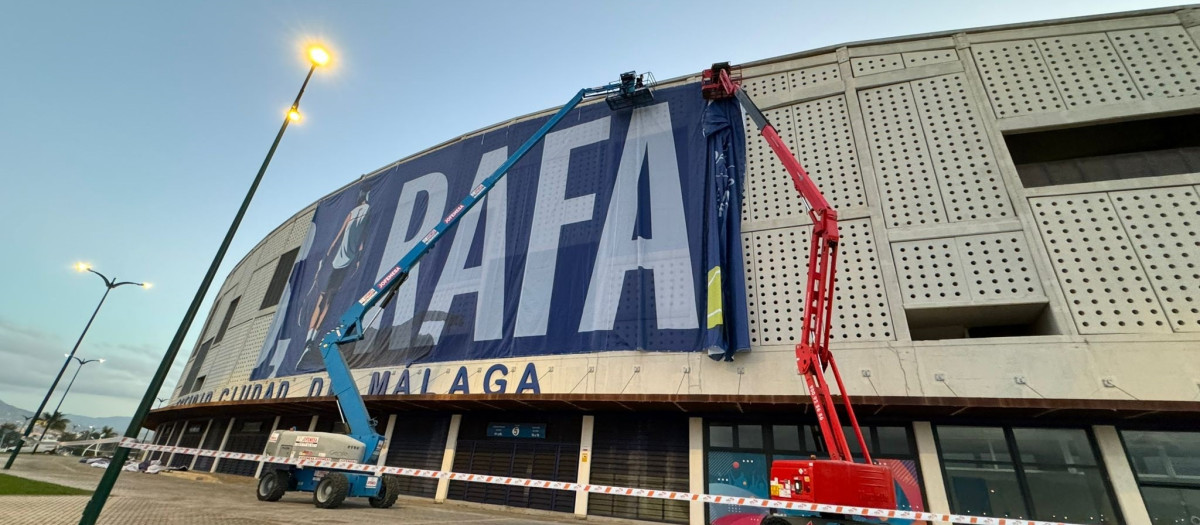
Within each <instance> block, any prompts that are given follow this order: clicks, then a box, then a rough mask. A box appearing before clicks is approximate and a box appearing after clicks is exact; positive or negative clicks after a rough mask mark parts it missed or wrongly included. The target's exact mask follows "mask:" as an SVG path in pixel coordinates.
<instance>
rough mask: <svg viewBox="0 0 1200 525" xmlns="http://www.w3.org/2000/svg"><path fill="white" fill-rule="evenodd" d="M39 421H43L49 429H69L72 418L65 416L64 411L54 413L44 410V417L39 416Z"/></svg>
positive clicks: (43, 424)
mask: <svg viewBox="0 0 1200 525" xmlns="http://www.w3.org/2000/svg"><path fill="white" fill-rule="evenodd" d="M38 423H41V424H42V426H44V427H46V429H48V430H58V431H62V430H66V429H67V425H69V424H70V423H71V420H70V419H67V418H66V417H63V415H62V412H55V413H53V414H51V413H49V412H42V417H41V418H38Z"/></svg>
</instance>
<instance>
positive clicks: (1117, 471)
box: [1092, 425, 1151, 525]
mask: <svg viewBox="0 0 1200 525" xmlns="http://www.w3.org/2000/svg"><path fill="white" fill-rule="evenodd" d="M1092 433H1093V434H1094V435H1095V436H1096V445H1097V446H1098V447H1099V448H1100V461H1101V462H1103V463H1104V468H1105V469H1106V470H1108V480H1109V481H1110V482H1112V488H1113V493H1115V494H1116V495H1117V506H1119V507H1121V514H1122V515H1123V516H1124V517H1125V523H1126V524H1128V525H1150V523H1151V522H1150V513H1149V512H1148V511H1147V510H1146V502H1145V501H1143V500H1142V491H1141V490H1139V489H1138V484H1137V477H1136V476H1135V475H1134V473H1133V468H1132V467H1130V466H1129V457H1128V456H1126V455H1125V447H1124V445H1122V444H1121V436H1120V435H1119V434H1117V429H1116V428H1115V427H1113V426H1111V425H1096V426H1093V427H1092Z"/></svg>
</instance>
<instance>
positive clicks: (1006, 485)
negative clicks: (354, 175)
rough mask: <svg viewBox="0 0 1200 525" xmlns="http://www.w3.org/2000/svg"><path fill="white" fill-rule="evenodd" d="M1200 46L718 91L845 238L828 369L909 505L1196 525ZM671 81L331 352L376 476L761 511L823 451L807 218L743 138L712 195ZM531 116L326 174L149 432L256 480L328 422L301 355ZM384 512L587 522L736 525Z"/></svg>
mask: <svg viewBox="0 0 1200 525" xmlns="http://www.w3.org/2000/svg"><path fill="white" fill-rule="evenodd" d="M1198 48H1200V9H1195V8H1193V7H1181V8H1170V9H1156V10H1148V11H1139V12H1132V13H1122V14H1113V15H1102V16H1093V17H1085V18H1077V19H1067V20H1055V21H1045V22H1035V23H1028V24H1018V25H1011V26H1001V27H989V28H980V29H970V30H964V31H958V32H946V33H937V34H928V35H917V36H911V37H902V38H892V39H886V40H879V41H871V42H861V43H853V44H845V45H841V46H833V47H828V48H823V49H817V50H811V51H803V52H799V53H796V54H794V55H788V56H783V57H778V58H770V59H765V60H761V61H757V62H752V63H748V64H742V65H741V66H740V69H737V70H736V74H737V75H738V76H740V79H741V82H742V85H743V86H744V87H745V89H746V90H747V92H748V93H749V94H750V95H751V96H752V97H753V99H754V100H755V101H756V102H757V104H758V105H759V106H760V107H761V108H763V109H764V110H765V113H766V114H767V117H768V118H770V119H771V121H772V122H773V123H774V124H775V126H776V127H777V128H778V129H779V131H780V134H781V135H782V136H783V138H784V140H785V141H786V142H787V144H788V146H789V147H790V148H791V149H792V150H793V151H794V152H796V155H797V157H798V158H799V160H800V161H801V163H802V164H803V165H804V166H805V167H806V168H807V169H808V170H809V171H810V173H811V174H812V175H813V177H814V179H815V180H816V182H817V183H818V184H819V185H820V187H821V188H822V190H823V191H824V193H825V195H826V196H827V197H828V198H829V199H830V200H831V202H832V203H833V205H834V206H836V208H837V209H838V211H839V219H840V221H841V222H840V224H841V227H840V232H841V246H840V248H841V253H840V258H839V262H838V269H839V270H838V271H839V273H838V280H837V295H836V307H835V312H834V321H833V332H832V333H833V337H834V340H835V343H834V345H833V352H834V354H835V356H836V357H837V359H838V362H839V365H840V367H841V370H842V372H843V375H844V377H845V379H846V389H847V390H848V394H849V395H850V397H851V399H852V400H853V401H854V402H855V403H856V407H857V412H858V415H859V419H860V421H861V422H862V424H863V427H864V430H865V432H866V437H867V446H868V448H869V449H870V450H871V451H872V452H873V455H874V457H875V458H876V459H877V460H879V461H880V462H882V463H884V464H886V465H888V466H889V468H891V469H892V471H893V474H894V475H895V476H896V479H897V484H898V490H899V491H900V492H901V498H900V499H901V501H902V502H903V504H904V505H905V506H907V507H908V508H913V509H921V510H930V511H935V512H954V513H960V514H972V515H984V516H993V517H1004V518H1025V519H1038V520H1049V521H1066V522H1077V523H1104V524H1122V523H1125V524H1131V525H1148V524H1150V523H1156V524H1176V523H1179V524H1185V523H1191V524H1196V523H1200V430H1198V429H1197V427H1198V426H1200V425H1198V423H1200V269H1198V265H1200V197H1198V192H1200V50H1198ZM724 58H725V57H713V60H714V61H719V60H722V59H724ZM695 67H696V70H697V71H700V70H702V69H704V68H706V67H708V64H695ZM615 73H616V72H608V73H602V74H600V75H599V76H601V77H604V76H607V75H609V74H612V76H614V77H615ZM699 78H700V77H699V73H697V74H696V75H693V76H689V77H686V78H678V79H673V80H669V81H664V82H661V83H660V84H659V85H658V87H657V92H656V99H655V104H654V105H652V106H648V107H646V108H638V109H634V110H632V111H629V110H627V111H625V112H613V111H610V110H609V109H608V108H607V107H606V106H605V105H604V104H599V103H594V104H584V105H582V106H581V107H580V108H579V109H577V110H575V112H573V113H572V114H571V115H570V116H569V117H568V118H567V119H565V120H564V121H563V122H562V123H560V124H559V125H558V127H556V128H555V131H554V132H553V133H551V134H550V135H549V136H548V137H547V138H546V140H545V141H544V142H543V143H542V144H540V145H539V146H537V147H536V148H535V149H534V150H532V151H531V153H530V155H529V157H527V158H526V159H525V160H523V161H521V162H520V163H519V164H517V165H516V166H514V167H513V169H511V170H510V171H509V175H508V177H507V178H506V179H504V180H505V182H504V183H503V186H502V187H501V186H498V187H497V188H496V190H494V191H493V192H492V193H491V194H490V195H489V196H488V199H487V200H486V201H485V203H484V204H483V205H482V206H480V207H477V208H476V209H473V210H472V211H471V212H469V213H467V214H466V215H464V217H463V219H462V221H461V222H460V223H459V225H458V228H457V229H456V230H455V231H454V232H453V236H447V237H446V238H445V239H443V240H442V241H441V242H439V243H438V245H437V247H436V248H435V249H434V251H433V252H431V255H430V256H429V257H427V258H426V259H424V260H423V261H422V262H421V264H420V265H418V267H417V271H415V272H413V274H412V275H411V276H410V277H409V279H408V281H407V282H406V283H405V284H404V285H403V286H402V287H401V289H400V290H401V291H400V293H399V294H397V296H396V297H395V299H394V300H392V301H391V302H390V303H389V305H388V306H387V308H385V309H384V310H383V311H382V312H377V314H378V315H376V314H372V316H370V317H373V319H371V324H369V329H368V333H367V338H366V339H365V340H363V341H361V342H359V343H357V344H355V345H354V346H353V347H349V348H344V349H343V353H344V355H345V356H346V359H347V360H348V361H349V363H350V365H351V366H352V367H353V368H354V371H355V374H356V377H357V380H358V387H359V389H361V391H362V392H363V393H364V395H365V396H366V402H367V406H368V408H369V409H370V411H371V413H372V415H373V416H374V417H375V418H377V421H378V429H379V431H380V432H381V433H384V434H385V435H386V436H387V442H386V443H387V448H386V449H385V452H386V453H385V454H383V456H381V459H380V461H381V462H386V464H387V465H393V466H404V467H417V468H426V469H443V470H453V471H456V472H468V473H487V474H494V475H511V476H519V477H527V478H534V479H542V480H557V481H571V482H575V481H580V482H587V483H594V484H608V485H617V486H624V487H637V488H645V489H666V490H677V491H692V492H703V493H715V494H730V495H745V496H755V497H765V496H766V495H767V494H766V491H767V469H768V466H769V464H770V462H771V461H772V460H776V459H781V458H789V457H792V458H795V457H800V458H807V457H809V456H810V455H823V454H824V451H823V444H822V442H821V440H820V436H819V433H818V432H817V431H816V430H815V429H814V422H815V418H814V416H813V413H812V402H811V400H810V398H809V396H808V395H807V394H806V391H805V387H804V382H803V379H802V377H801V376H800V375H799V374H798V373H797V371H796V368H795V359H794V354H793V351H794V349H793V346H794V345H795V343H796V339H795V338H796V336H797V334H798V332H799V330H800V327H799V321H800V312H801V309H802V305H803V291H804V279H805V276H806V275H807V270H806V268H805V265H806V262H805V261H806V259H807V257H806V256H807V253H808V252H807V249H808V238H809V232H810V230H811V225H810V224H809V218H808V216H807V215H806V214H805V212H804V210H803V209H802V207H801V205H800V201H799V199H798V197H797V195H796V192H795V190H794V189H793V188H792V185H791V181H790V180H789V179H788V177H787V174H786V172H785V171H784V170H783V168H782V166H781V165H780V163H779V162H778V160H777V159H776V158H775V157H774V156H773V154H772V153H771V151H770V149H769V148H767V147H766V145H765V142H764V141H763V140H762V139H761V138H760V137H759V136H758V134H757V131H756V129H755V127H754V125H753V124H752V123H751V122H750V121H749V120H745V121H744V122H743V123H737V122H736V119H735V122H733V125H732V127H729V126H727V127H726V130H727V131H730V132H731V135H730V136H732V137H733V138H734V141H733V146H734V150H733V151H734V154H732V155H731V157H730V162H731V164H730V165H731V166H733V167H734V168H735V169H734V171H735V172H736V171H740V172H741V173H742V175H741V177H740V178H739V177H738V176H734V177H730V178H725V179H722V178H721V177H720V174H717V175H715V176H714V174H713V173H712V170H711V169H709V168H710V166H708V163H707V157H706V155H708V154H709V153H711V151H710V150H706V137H709V136H710V135H707V134H708V133H709V131H710V130H711V126H712V121H711V118H712V117H713V115H712V114H711V110H712V107H710V106H709V105H707V103H706V101H705V100H703V99H702V98H701V96H700V85H699ZM569 95H570V94H568V93H564V94H563V96H564V99H566V98H567V97H568V96H569ZM549 113H550V112H549V111H547V112H543V113H539V114H535V115H529V116H526V117H522V118H519V119H515V120H514V121H510V122H506V123H503V124H497V125H496V126H494V127H491V128H488V129H484V130H480V131H478V132H475V133H472V134H468V135H464V136H462V137H458V138H454V139H452V140H450V141H447V142H446V143H444V144H442V145H440V146H438V147H435V148H432V149H430V150H427V151H424V152H421V153H418V154H416V155H413V156H411V157H408V158H405V159H403V160H400V161H398V162H397V163H395V164H392V165H389V166H385V167H383V168H381V169H380V170H378V171H377V172H374V173H372V174H369V175H367V176H364V177H362V178H359V179H357V180H353V181H351V182H349V183H348V184H347V185H346V186H345V187H343V188H342V189H339V190H338V191H336V192H334V193H331V194H330V195H328V196H326V197H325V198H323V199H322V200H321V201H319V202H317V203H314V204H313V205H311V206H309V207H307V208H305V209H303V210H299V211H298V212H297V213H296V214H295V215H294V216H293V217H292V218H291V219H289V220H287V221H286V222H285V223H283V224H282V225H280V226H279V227H278V228H277V229H275V231H273V232H272V233H271V234H270V235H268V236H267V237H266V238H264V239H263V240H262V241H261V242H260V243H258V245H257V246H256V247H255V248H254V249H253V250H252V251H251V252H250V253H249V254H247V255H246V256H245V257H244V258H243V259H242V260H241V262H240V263H239V264H238V265H237V267H236V268H235V269H234V270H233V271H232V272H231V273H230V275H229V276H228V278H226V280H225V281H224V283H223V285H222V286H221V288H220V291H219V293H218V295H217V299H216V301H215V303H214V306H213V309H212V311H211V312H210V313H209V316H208V318H207V321H206V322H205V325H204V327H203V331H202V332H201V336H200V337H199V342H198V344H197V346H196V348H195V349H194V350H193V351H192V354H191V356H190V358H189V359H188V362H187V366H186V368H185V372H184V374H183V377H182V379H181V381H180V383H179V385H178V387H177V388H176V390H175V392H174V394H173V396H172V401H171V404H170V405H169V406H166V407H163V408H160V409H158V410H155V411H153V412H152V414H151V416H150V419H149V422H148V425H149V426H151V427H152V428H155V429H157V431H158V432H157V436H158V438H157V439H158V442H159V443H162V444H171V445H181V446H201V447H204V448H210V449H219V450H225V451H236V452H251V453H261V452H262V451H263V448H264V445H265V444H266V442H267V439H268V435H269V433H270V432H271V431H272V430H274V429H290V428H297V429H317V430H330V429H332V428H334V423H336V422H338V420H339V415H338V409H337V405H336V403H335V400H334V398H333V397H332V396H331V393H330V390H329V385H328V378H327V377H326V376H325V375H324V374H323V373H322V370H323V368H322V364H321V362H320V360H319V358H317V354H315V353H314V352H312V350H313V349H314V348H315V346H314V343H313V342H312V341H313V340H314V334H317V335H316V340H318V341H319V339H320V335H322V334H323V332H324V331H327V330H328V329H329V327H330V326H331V323H334V322H336V320H337V318H338V317H339V316H340V315H341V313H342V311H344V310H345V308H346V306H347V305H348V304H350V302H352V301H355V300H358V299H359V296H360V295H361V294H362V293H364V292H365V291H366V290H368V289H369V288H370V286H371V284H372V283H373V282H374V281H375V280H376V279H378V278H379V277H380V276H381V275H380V274H379V273H378V272H381V271H382V272H386V271H387V270H388V269H389V268H391V265H392V264H393V263H394V262H395V261H397V260H398V259H399V257H400V256H401V255H403V254H404V253H405V252H406V251H407V250H408V249H409V248H410V247H411V246H413V245H415V244H416V243H417V242H420V241H421V237H422V235H423V234H424V232H426V231H428V230H429V229H430V227H431V226H433V225H435V224H437V221H438V220H440V219H441V218H442V217H443V216H445V215H446V214H447V213H451V211H452V209H453V207H454V205H455V203H456V202H458V199H460V198H461V197H463V196H464V195H466V194H467V192H469V191H470V190H471V188H472V187H474V184H476V183H477V182H478V181H479V180H480V179H479V178H480V177H481V176H484V175H486V174H488V173H490V171H491V170H493V169H495V168H496V167H497V166H499V165H500V163H501V162H502V161H503V160H504V159H505V158H507V156H508V155H509V154H511V152H512V151H513V150H514V149H515V148H516V147H517V146H518V145H519V144H520V143H521V142H522V141H523V140H525V138H526V137H528V136H530V135H531V134H532V132H533V130H534V129H535V128H536V127H537V126H538V125H540V123H541V122H543V121H545V119H546V117H547V116H548V115H549ZM739 126H741V127H743V128H744V130H745V131H744V137H745V138H744V140H743V139H742V136H743V135H742V133H743V132H742V130H741V129H740V128H739ZM743 144H744V146H743ZM743 160H744V161H743ZM738 194H741V195H742V196H743V197H744V199H743V200H741V201H740V202H739V201H738V199H737V195H738ZM265 198H269V196H265ZM727 239H728V242H726V240H727ZM714 271H715V275H716V280H715V283H716V284H715V285H713V284H712V283H713V282H714V280H713V276H714ZM722 276H723V277H722ZM714 298H715V302H714ZM714 316H715V319H716V321H713V319H714ZM852 441H853V440H852ZM163 456H164V458H163V459H164V460H166V461H169V462H170V463H171V464H174V465H189V466H191V468H193V469H199V470H206V471H207V470H211V471H215V472H225V473H234V474H242V475H247V476H252V475H255V474H256V472H257V471H259V469H261V468H262V466H261V465H260V464H258V463H255V462H247V461H234V460H227V459H221V460H216V461H214V460H213V459H212V458H207V457H196V458H193V457H191V456H185V455H182V454H164V455H163ZM404 483H405V486H404V491H405V493H407V494H410V495H414V496H419V497H425V498H435V499H437V500H445V499H450V500H463V501H469V502H478V503H483V504H493V505H505V506H509V507H520V508H530V509H542V510H545V511H551V512H562V513H574V514H576V515H579V516H588V517H595V516H613V517H621V518H634V519H639V520H646V521H652V522H665V523H689V524H702V523H711V524H714V525H732V524H756V523H758V520H759V517H758V516H761V514H762V511H761V510H755V509H751V508H739V507H731V506H721V505H704V504H701V503H694V502H677V501H665V500H657V499H640V498H634V497H626V496H613V495H603V494H576V493H572V492H564V491H554V490H548V489H529V488H522V487H505V486H498V485H487V484H470V483H465V482H457V481H455V482H450V481H447V480H441V481H435V480H425V479H415V478H411V479H405V481H404ZM266 504H268V503H264V505H266ZM381 512H384V511H381ZM388 512H402V510H393V511H388Z"/></svg>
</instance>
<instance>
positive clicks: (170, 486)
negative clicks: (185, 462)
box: [0, 455, 638, 525]
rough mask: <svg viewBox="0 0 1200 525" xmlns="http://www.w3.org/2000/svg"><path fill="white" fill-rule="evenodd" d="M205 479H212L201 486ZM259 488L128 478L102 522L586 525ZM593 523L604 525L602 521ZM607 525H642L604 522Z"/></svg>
mask: <svg viewBox="0 0 1200 525" xmlns="http://www.w3.org/2000/svg"><path fill="white" fill-rule="evenodd" d="M103 472H104V469H99V468H92V467H88V466H87V465H83V464H81V463H78V459H77V458H68V457H56V456H42V457H30V456H24V455H23V456H21V457H20V458H18V459H17V462H16V464H15V465H13V468H12V470H9V471H6V473H8V474H12V475H14V476H20V477H24V478H28V479H36V480H40V481H49V482H52V483H58V484H60V485H67V486H71V487H78V488H82V489H88V490H91V489H94V488H95V486H96V483H97V482H98V481H99V480H100V475H101V474H102V473H103ZM197 478H204V479H202V480H201V479H197ZM254 489H255V480H253V479H251V478H248V477H243V476H232V475H225V474H215V475H213V474H207V473H205V474H192V475H190V476H185V475H184V474H182V473H175V474H171V475H163V474H156V475H151V474H142V473H137V472H123V473H121V477H120V478H119V480H118V481H117V485H116V487H115V488H114V490H113V493H112V496H111V497H110V498H109V500H108V503H107V504H106V505H105V507H104V513H103V514H102V515H101V516H100V523H104V524H114V525H115V524H172V525H176V524H180V525H181V524H217V525H251V524H255V525H257V524H288V525H292V524H296V523H320V524H355V525H368V524H374V523H404V524H411V525H433V524H472V523H478V524H488V525H517V524H525V523H528V524H546V525H556V524H557V525H562V524H576V525H578V524H579V523H580V521H579V520H577V519H575V517H574V516H573V515H563V514H559V513H549V512H539V513H536V514H534V513H527V512H523V511H505V510H501V509H498V508H497V507H495V506H480V505H472V504H464V503H457V502H447V503H446V504H443V505H438V504H434V503H433V501H432V500H429V499H423V498H407V497H405V496H401V499H400V500H399V501H398V502H396V505H395V506H394V507H392V508H390V509H374V508H371V507H370V506H369V505H367V501H366V500H365V499H347V500H346V503H345V504H343V505H342V507H341V508H337V509H332V510H325V509H318V508H316V507H314V506H313V505H312V496H311V495H310V494H307V493H296V492H290V493H288V494H287V495H285V496H284V497H283V499H282V500H280V501H278V502H275V503H266V502H260V501H258V500H257V499H256V498H255V496H254ZM88 499H89V496H0V524H5V525H18V524H31V525H32V524H38V525H41V524H47V525H50V524H60V523H61V524H74V523H78V522H79V516H80V514H81V513H82V512H83V507H84V506H85V505H86V504H87V502H88ZM589 521H596V520H595V518H593V519H592V520H589ZM603 522H604V523H606V524H617V523H626V524H632V523H638V522H631V521H624V520H608V519H604V520H603Z"/></svg>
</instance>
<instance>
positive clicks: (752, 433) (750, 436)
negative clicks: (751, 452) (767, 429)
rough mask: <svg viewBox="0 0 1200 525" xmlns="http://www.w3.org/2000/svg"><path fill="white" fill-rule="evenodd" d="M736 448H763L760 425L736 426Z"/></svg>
mask: <svg viewBox="0 0 1200 525" xmlns="http://www.w3.org/2000/svg"><path fill="white" fill-rule="evenodd" d="M737 428H738V448H763V428H762V425H738V427H737Z"/></svg>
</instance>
